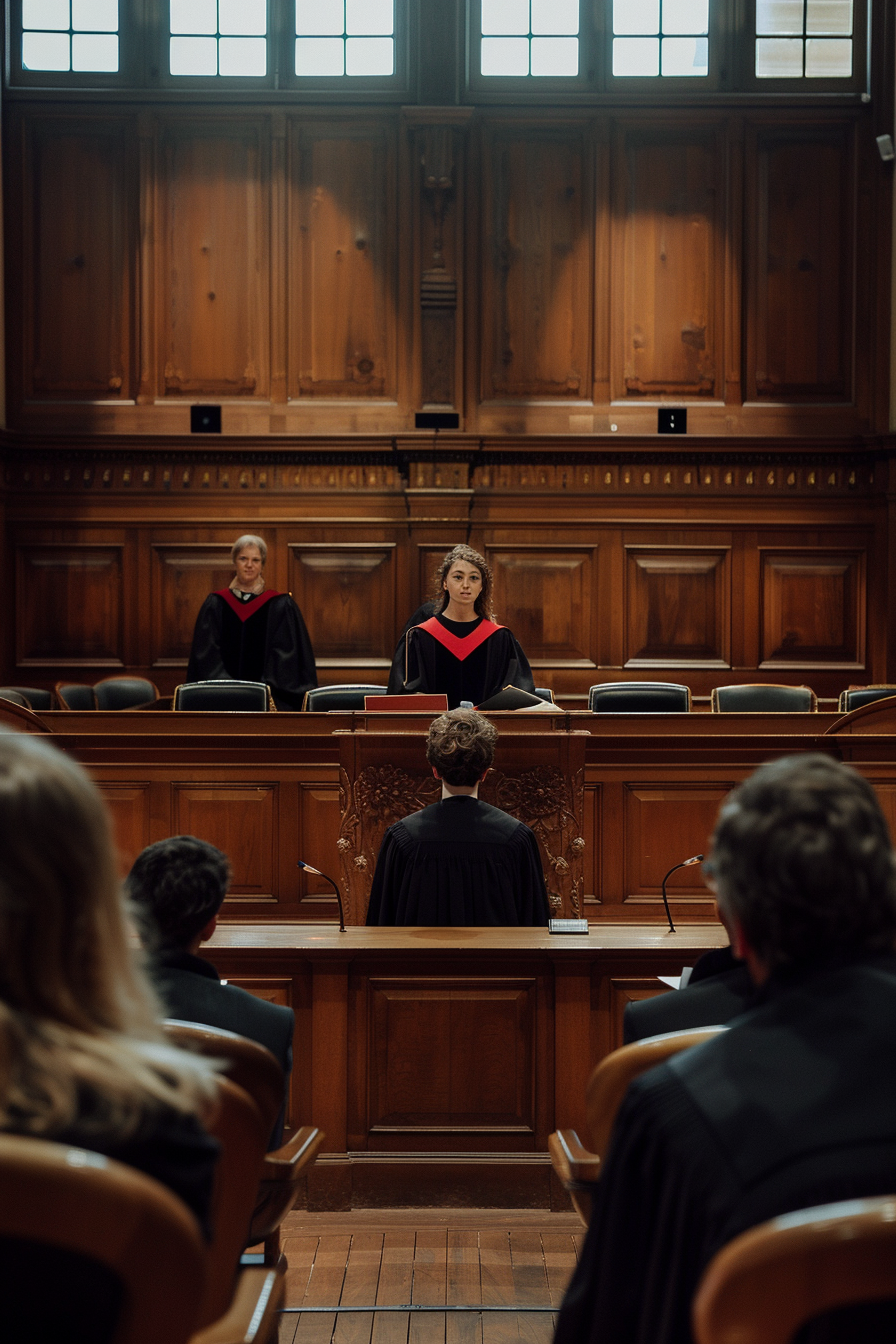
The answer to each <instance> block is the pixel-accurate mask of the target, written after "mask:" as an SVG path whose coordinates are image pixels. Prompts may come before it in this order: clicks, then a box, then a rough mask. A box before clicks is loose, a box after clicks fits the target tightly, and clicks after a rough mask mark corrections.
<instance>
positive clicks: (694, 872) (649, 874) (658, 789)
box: [624, 780, 733, 918]
mask: <svg viewBox="0 0 896 1344" xmlns="http://www.w3.org/2000/svg"><path fill="white" fill-rule="evenodd" d="M732 787H733V781H732V782H731V783H725V784H719V783H711V784H706V785H703V786H701V785H700V784H699V783H698V782H697V781H696V780H694V781H692V782H687V783H685V782H682V783H680V784H678V783H675V782H674V781H669V782H667V783H663V784H660V785H651V784H648V783H644V784H640V783H639V784H629V785H626V787H625V793H624V800H625V814H624V815H625V879H624V883H625V894H624V904H625V905H626V906H627V907H629V908H632V907H641V909H642V913H643V907H644V906H652V907H654V908H656V906H657V905H659V908H660V910H662V885H663V877H664V875H665V874H666V872H667V871H668V869H669V868H670V867H671V866H672V864H673V863H680V862H681V860H682V859H687V858H690V857H691V855H693V854H706V853H707V852H708V847H709V837H710V835H711V834H712V830H713V827H714V825H715V820H716V816H717V814H718V810H719V806H720V804H721V802H722V800H723V798H724V797H725V795H726V794H727V793H728V791H729V789H731V788H732ZM666 894H667V896H669V897H670V898H671V897H672V896H673V895H674V897H675V899H676V900H677V901H678V902H679V908H680V906H681V903H686V905H687V908H688V910H689V911H690V912H692V913H694V914H698V913H699V914H700V915H701V916H703V917H705V918H711V917H712V915H713V911H714V908H715V902H714V898H713V896H712V893H711V892H710V891H709V890H708V889H707V887H706V886H705V884H704V882H703V879H702V877H701V875H700V869H699V867H693V868H682V869H680V870H679V871H678V872H677V873H675V874H673V876H672V877H670V879H669V881H668V883H667V884H666Z"/></svg>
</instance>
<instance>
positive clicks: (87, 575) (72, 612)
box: [16, 542, 125, 669]
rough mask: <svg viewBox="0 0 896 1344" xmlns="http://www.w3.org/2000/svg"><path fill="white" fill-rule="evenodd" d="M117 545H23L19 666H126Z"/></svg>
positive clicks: (19, 567)
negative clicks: (124, 664)
mask: <svg viewBox="0 0 896 1344" xmlns="http://www.w3.org/2000/svg"><path fill="white" fill-rule="evenodd" d="M122 570H123V564H122V551H121V547H119V546H97V545H89V544H86V543H84V542H67V543H66V544H64V545H58V546H50V545H37V544H36V545H33V546H29V545H27V544H25V545H20V546H19V548H18V553H17V555H16V613H17V619H16V663H17V665H18V666H19V667H22V668H26V667H34V666H40V667H46V668H48V669H49V668H53V667H61V666H69V667H70V666H73V665H81V664H83V665H89V666H92V667H95V668H101V667H103V668H109V667H121V666H122V665H123V663H124V648H123V643H122V636H123V610H122V608H123V599H124V591H125V588H124V575H123V572H122Z"/></svg>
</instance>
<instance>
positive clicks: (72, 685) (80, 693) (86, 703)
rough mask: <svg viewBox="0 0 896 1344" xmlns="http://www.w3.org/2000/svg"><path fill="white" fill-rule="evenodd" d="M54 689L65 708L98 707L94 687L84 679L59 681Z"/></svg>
mask: <svg viewBox="0 0 896 1344" xmlns="http://www.w3.org/2000/svg"><path fill="white" fill-rule="evenodd" d="M54 690H55V692H56V699H57V700H58V701H59V704H60V705H61V706H62V708H63V709H96V696H95V695H94V693H93V687H92V686H87V685H86V684H85V683H84V682H82V681H57V683H56V685H55V687H54Z"/></svg>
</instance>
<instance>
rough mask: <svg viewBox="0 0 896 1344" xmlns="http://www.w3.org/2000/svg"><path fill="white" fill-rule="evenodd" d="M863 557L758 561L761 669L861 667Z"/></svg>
mask: <svg viewBox="0 0 896 1344" xmlns="http://www.w3.org/2000/svg"><path fill="white" fill-rule="evenodd" d="M864 562H865V556H864V554H863V553H862V552H852V553H847V554H838V553H837V552H836V551H816V552H814V553H813V552H803V553H800V552H799V551H797V552H790V553H785V554H775V553H774V552H766V553H764V554H763V555H762V666H763V667H773V666H775V665H776V664H777V665H784V666H787V667H793V666H794V665H795V664H799V663H802V664H812V663H834V664H840V665H841V666H845V667H856V668H858V667H862V666H864V663H865V639H864V634H865V622H864V607H865V603H864V596H865V563H864Z"/></svg>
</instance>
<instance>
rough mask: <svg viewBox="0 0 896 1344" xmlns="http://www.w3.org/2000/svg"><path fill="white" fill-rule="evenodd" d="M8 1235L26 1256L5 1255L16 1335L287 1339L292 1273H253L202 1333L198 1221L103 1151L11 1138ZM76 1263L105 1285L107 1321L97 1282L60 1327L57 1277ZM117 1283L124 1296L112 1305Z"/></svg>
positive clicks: (150, 1341) (151, 1342)
mask: <svg viewBox="0 0 896 1344" xmlns="http://www.w3.org/2000/svg"><path fill="white" fill-rule="evenodd" d="M0 1237H2V1238H4V1239H6V1240H7V1242H8V1244H9V1245H10V1246H12V1247H14V1249H15V1254H14V1255H13V1256H12V1259H11V1261H10V1259H9V1256H7V1258H5V1259H4V1258H2V1257H0V1296H2V1301H3V1332H4V1335H6V1332H7V1331H8V1332H9V1335H8V1337H9V1338H15V1339H26V1338H27V1339H29V1340H35V1341H43V1340H45V1339H46V1338H47V1331H49V1330H50V1329H51V1328H54V1327H55V1328H57V1329H59V1332H60V1333H59V1335H58V1337H59V1338H60V1339H62V1338H67V1337H69V1334H68V1330H74V1332H75V1335H76V1337H77V1338H78V1339H86V1338H89V1339H91V1341H93V1344H106V1341H109V1344H160V1341H165V1344H240V1342H241V1341H248V1340H252V1341H254V1342H255V1344H266V1342H267V1341H271V1340H273V1339H274V1338H275V1336H276V1330H277V1316H276V1312H277V1308H278V1306H279V1303H280V1302H281V1301H282V1295H283V1283H282V1276H278V1275H277V1274H276V1273H274V1272H272V1271H266V1270H261V1271H244V1272H243V1275H242V1276H241V1279H240V1284H239V1288H238V1291H237V1293H235V1294H234V1295H233V1297H232V1300H231V1301H230V1302H229V1303H228V1311H227V1313H226V1315H223V1316H222V1317H220V1318H219V1319H218V1320H216V1321H215V1322H214V1323H213V1324H212V1326H211V1328H210V1329H208V1330H199V1331H198V1333H197V1332H196V1329H195V1326H196V1322H197V1318H198V1309H199V1304H200V1294H199V1292H197V1287H198V1286H199V1285H201V1284H202V1283H203V1280H204V1278H205V1275H206V1272H207V1263H208V1256H207V1251H206V1247H205V1245H204V1243H203V1240H202V1234H201V1232H200V1230H199V1227H198V1224H197V1223H196V1220H195V1218H194V1217H193V1215H192V1214H191V1213H190V1211H189V1210H188V1209H187V1207H186V1206H185V1205H184V1204H183V1203H182V1202H181V1200H179V1199H178V1198H177V1197H176V1196H175V1195H174V1194H172V1192H171V1191H170V1190H168V1189H167V1188H166V1187H165V1186H163V1185H161V1184H159V1182H158V1181H155V1180H152V1179H151V1178H150V1177H149V1176H146V1175H144V1174H143V1173H142V1172H139V1171H136V1170H135V1169H134V1168H133V1167H128V1166H125V1165H124V1164H122V1163H120V1162H115V1161H113V1160H112V1159H110V1158H106V1157H103V1156H101V1155H100V1154H97V1153H90V1152H85V1151H84V1150H83V1149H80V1148H71V1147H69V1146H67V1145H64V1144H57V1143H51V1142H50V1141H49V1140H46V1139H34V1138H30V1137H24V1136H20V1135H13V1134H0ZM67 1263H68V1264H70V1266H71V1273H72V1276H73V1278H75V1279H77V1281H78V1282H79V1283H80V1284H81V1285H83V1284H84V1281H85V1278H86V1280H87V1283H88V1284H91V1283H92V1285H93V1286H94V1287H95V1288H96V1289H97V1293H96V1297H95V1305H94V1306H93V1310H94V1312H95V1313H96V1315H95V1318H92V1319H90V1320H87V1321H85V1320H84V1311H85V1305H87V1306H88V1308H89V1305H90V1301H91V1291H90V1288H89V1287H88V1288H87V1289H86V1290H85V1293H84V1295H83V1296H81V1297H80V1298H79V1300H78V1302H77V1303H75V1302H72V1303H71V1308H72V1313H73V1314H72V1319H71V1320H70V1321H69V1322H68V1323H66V1320H65V1316H66V1310H67V1306H68V1301H69V1299H68V1298H67V1296H66V1294H65V1293H64V1292H63V1293H61V1294H59V1295H57V1296H56V1298H55V1299H54V1300H53V1303H52V1306H53V1312H52V1317H53V1320H52V1325H51V1322H50V1320H48V1314H49V1313H48V1305H47V1304H48V1295H49V1294H52V1293H53V1291H54V1288H55V1287H56V1285H55V1284H54V1282H53V1281H52V1280H48V1278H47V1276H48V1273H49V1272H50V1269H51V1268H54V1269H56V1270H57V1272H59V1271H62V1272H64V1271H65V1267H66V1264H67ZM92 1275H95V1276H96V1277H92ZM110 1278H111V1283H110ZM112 1285H114V1287H115V1288H118V1287H120V1289H121V1300H120V1305H118V1304H117V1302H115V1301H113V1303H112V1306H111V1310H110V1301H109V1299H110V1286H112ZM111 1296H112V1297H113V1298H114V1297H115V1294H114V1292H113V1293H112V1294H111ZM75 1313H77V1314H75ZM66 1325H68V1330H67V1328H66Z"/></svg>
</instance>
